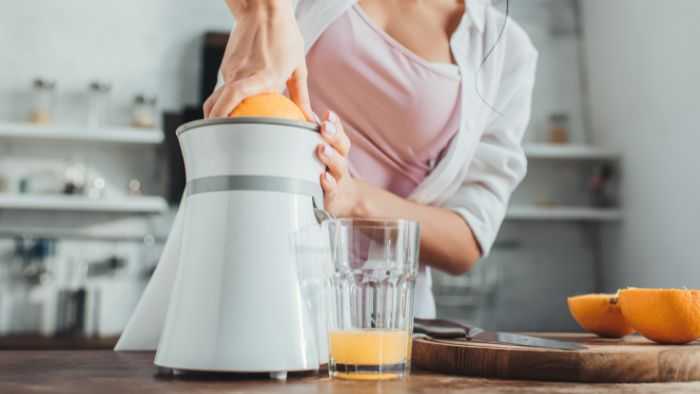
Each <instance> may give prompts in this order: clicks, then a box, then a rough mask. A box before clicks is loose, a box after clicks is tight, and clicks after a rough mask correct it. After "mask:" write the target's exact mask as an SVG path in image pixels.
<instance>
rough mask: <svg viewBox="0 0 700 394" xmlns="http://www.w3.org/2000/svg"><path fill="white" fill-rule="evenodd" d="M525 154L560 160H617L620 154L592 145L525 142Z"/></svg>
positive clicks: (534, 157) (531, 156)
mask: <svg viewBox="0 0 700 394" xmlns="http://www.w3.org/2000/svg"><path fill="white" fill-rule="evenodd" d="M524 147H525V154H526V155H527V157H529V158H531V159H559V160H566V159H569V160H617V159H619V158H620V154H619V153H618V152H615V151H613V150H609V149H605V148H600V147H595V146H592V145H575V144H525V146H524Z"/></svg>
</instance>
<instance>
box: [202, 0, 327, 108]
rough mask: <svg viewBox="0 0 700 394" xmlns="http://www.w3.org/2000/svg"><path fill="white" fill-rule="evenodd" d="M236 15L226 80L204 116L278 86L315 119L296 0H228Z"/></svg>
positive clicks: (226, 56) (223, 64) (224, 73)
mask: <svg viewBox="0 0 700 394" xmlns="http://www.w3.org/2000/svg"><path fill="white" fill-rule="evenodd" d="M226 3H227V4H228V6H229V8H230V9H231V12H232V13H233V15H234V18H235V20H236V25H235V28H234V30H233V31H232V32H231V35H230V36H229V40H228V44H227V45H226V51H225V52H224V57H223V60H222V61H221V68H220V71H221V73H222V76H223V79H224V84H223V85H222V86H220V87H219V88H217V89H216V90H214V92H213V93H212V94H211V96H209V98H208V99H207V100H206V102H205V103H204V108H203V109H204V117H205V118H217V117H225V116H228V114H229V113H231V111H233V109H234V108H236V106H238V104H239V103H240V102H241V101H242V100H243V99H245V98H246V97H248V96H253V95H255V94H258V93H264V92H279V91H282V90H283V89H284V86H285V84H286V86H287V89H288V91H289V96H290V98H291V99H292V101H294V102H295V103H296V104H297V105H298V106H299V107H300V108H301V109H302V111H303V112H304V115H305V116H306V118H307V120H312V117H313V115H312V111H311V103H310V101H309V91H308V85H307V80H306V76H307V71H306V60H305V55H304V39H303V37H302V36H301V32H300V31H299V27H298V26H297V23H296V20H295V18H294V7H293V4H292V3H293V2H292V0H226Z"/></svg>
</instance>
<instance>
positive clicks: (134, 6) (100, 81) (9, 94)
mask: <svg viewBox="0 0 700 394" xmlns="http://www.w3.org/2000/svg"><path fill="white" fill-rule="evenodd" d="M496 3H497V4H498V5H499V6H501V7H502V6H503V5H504V2H503V1H500V2H499V1H496ZM511 15H512V16H513V17H514V18H515V19H516V20H517V21H519V23H521V24H522V25H523V26H524V28H525V29H526V30H527V31H528V32H529V34H530V36H531V38H532V40H533V41H534V43H535V45H536V47H537V48H538V50H539V52H540V61H539V69H538V75H537V85H536V87H535V93H534V106H533V113H532V121H531V124H530V127H529V130H528V134H527V136H526V145H525V148H526V152H527V154H528V156H529V160H530V165H529V166H530V170H529V174H528V176H527V178H526V180H525V181H524V183H523V184H522V186H521V187H520V188H519V189H518V190H517V192H516V193H515V195H514V197H513V199H512V203H511V208H510V210H509V212H508V217H507V219H506V222H505V223H504V225H503V229H502V232H501V234H500V237H499V240H498V242H497V245H496V247H495V248H494V250H493V252H492V254H491V256H489V257H488V258H487V259H484V260H483V261H482V262H480V263H479V265H478V267H477V268H476V269H475V270H474V271H473V272H472V273H470V274H468V275H464V276H460V277H449V276H447V275H441V274H439V273H436V274H435V275H434V281H435V293H436V295H437V301H438V310H439V314H440V315H441V316H442V317H449V318H457V319H463V320H469V321H472V322H474V323H476V324H480V325H483V326H485V327H489V328H498V329H502V330H576V329H577V327H576V325H575V323H574V322H573V320H572V319H571V318H570V317H569V315H568V312H567V309H566V302H565V300H566V297H567V296H569V295H573V294H577V293H586V292H594V291H614V290H615V289H617V288H619V287H624V286H633V285H634V286H652V287H683V286H687V287H700V275H699V274H700V265H699V264H700V260H699V259H698V252H697V251H698V246H697V244H696V242H697V241H696V238H697V236H698V234H700V233H699V232H698V230H697V224H698V223H700V209H698V207H697V203H698V202H699V201H700V176H699V175H698V173H700V161H699V160H698V157H700V156H699V155H698V153H697V149H698V148H697V147H698V146H700V127H698V122H697V116H698V114H700V100H698V96H697V93H698V91H700V51H698V50H697V44H696V43H695V38H697V37H700V24H698V23H697V16H698V15H700V2H698V1H694V0H672V1H668V2H664V3H663V4H660V3H659V2H656V1H651V0H618V1H607V0H580V1H575V0H511ZM231 23H232V19H231V17H230V15H229V13H228V10H227V8H226V7H225V5H224V2H223V1H207V2H203V1H195V0H149V1H137V0H122V1H118V2H109V1H88V0H73V1H62V2H56V1H49V0H25V1H21V2H20V1H13V2H10V1H6V2H2V4H0V49H1V50H2V65H0V348H60V347H109V346H110V345H111V344H112V343H113V342H114V338H115V337H116V336H118V335H119V333H120V331H121V330H122V329H123V327H124V325H125V324H126V321H127V319H128V317H129V315H130V313H131V311H132V309H133V308H134V306H135V304H136V302H137V301H138V299H139V296H140V294H141V291H142V290H143V288H144V287H145V284H146V283H147V280H148V278H149V276H150V274H151V273H152V271H153V269H154V267H155V265H156V263H157V259H158V256H159V253H160V250H161V248H162V245H163V241H164V239H165V238H166V237H167V234H168V231H169V226H170V224H171V221H172V217H173V212H174V208H175V206H176V204H177V202H178V201H179V198H180V193H181V191H182V187H183V180H184V179H183V173H182V163H181V161H180V158H179V147H178V146H177V142H176V140H175V138H174V129H175V128H176V127H177V126H178V125H179V124H181V123H183V122H185V121H188V120H191V119H196V118H199V117H201V113H200V107H201V103H202V101H203V99H204V98H205V97H206V95H207V94H208V93H209V91H210V90H211V87H212V85H213V83H214V78H215V72H216V68H217V66H218V62H219V59H220V56H221V53H222V51H223V47H224V45H225V43H226V39H227V34H226V32H227V31H228V30H229V29H230V27H231ZM164 307H165V306H164Z"/></svg>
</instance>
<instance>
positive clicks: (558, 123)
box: [549, 113, 569, 144]
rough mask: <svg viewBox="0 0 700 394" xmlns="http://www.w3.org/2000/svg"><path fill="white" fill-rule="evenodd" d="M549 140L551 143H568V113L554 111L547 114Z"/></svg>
mask: <svg viewBox="0 0 700 394" xmlns="http://www.w3.org/2000/svg"><path fill="white" fill-rule="evenodd" d="M549 142H551V143H553V144H567V143H569V115H568V114H564V113H554V114H552V115H550V116H549Z"/></svg>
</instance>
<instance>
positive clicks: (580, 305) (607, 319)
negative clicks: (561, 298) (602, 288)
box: [567, 294, 634, 338]
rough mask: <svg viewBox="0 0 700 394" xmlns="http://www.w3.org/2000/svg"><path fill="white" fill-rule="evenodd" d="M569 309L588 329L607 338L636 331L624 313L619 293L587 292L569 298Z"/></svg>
mask: <svg viewBox="0 0 700 394" xmlns="http://www.w3.org/2000/svg"><path fill="white" fill-rule="evenodd" d="M567 303H568V304H569V311H570V312H571V315H572V316H573V317H574V319H575V320H576V322H577V323H578V324H579V325H580V326H581V327H582V328H583V329H584V330H586V331H589V332H592V333H594V334H597V335H599V336H601V337H605V338H622V337H624V336H625V335H628V334H631V333H633V332H634V329H633V328H632V326H631V325H630V324H629V323H628V322H627V321H626V320H625V318H624V316H623V315H622V310H621V308H620V305H619V302H618V297H617V294H585V295H580V296H575V297H569V298H568V299H567Z"/></svg>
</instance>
